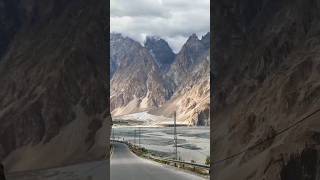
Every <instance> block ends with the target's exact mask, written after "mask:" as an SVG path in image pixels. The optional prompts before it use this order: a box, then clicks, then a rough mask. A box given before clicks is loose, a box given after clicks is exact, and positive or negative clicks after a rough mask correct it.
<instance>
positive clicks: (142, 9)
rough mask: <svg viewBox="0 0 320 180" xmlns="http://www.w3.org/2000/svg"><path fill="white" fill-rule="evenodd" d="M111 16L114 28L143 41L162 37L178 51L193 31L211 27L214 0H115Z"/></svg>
mask: <svg viewBox="0 0 320 180" xmlns="http://www.w3.org/2000/svg"><path fill="white" fill-rule="evenodd" d="M110 18H111V19H110V31H111V32H117V33H121V34H123V35H124V36H128V37H130V38H132V39H134V40H136V41H139V42H140V43H141V44H143V42H144V40H145V38H146V36H157V37H161V38H163V39H165V40H166V41H167V42H168V43H169V45H170V47H171V48H172V49H173V50H174V52H178V51H179V50H180V49H181V47H182V45H183V44H184V43H185V42H186V40H187V38H188V37H189V36H190V35H191V34H193V33H196V34H197V35H198V37H199V38H201V36H202V35H204V34H206V33H207V32H209V31H210V0H111V2H110Z"/></svg>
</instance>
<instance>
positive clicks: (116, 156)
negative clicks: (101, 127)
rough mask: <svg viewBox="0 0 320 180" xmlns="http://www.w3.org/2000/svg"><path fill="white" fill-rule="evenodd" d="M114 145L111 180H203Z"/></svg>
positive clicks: (122, 146) (125, 146)
mask: <svg viewBox="0 0 320 180" xmlns="http://www.w3.org/2000/svg"><path fill="white" fill-rule="evenodd" d="M113 145H114V152H113V154H112V156H111V169H110V170H111V171H110V175H111V180H191V179H192V180H203V178H201V177H198V176H196V175H193V174H189V173H186V172H183V171H180V170H178V169H176V168H174V167H170V166H167V165H161V164H159V163H156V162H153V161H149V160H146V159H142V158H140V157H138V156H136V155H135V154H133V153H132V152H131V151H130V150H129V148H128V147H127V145H125V144H122V143H114V144H113Z"/></svg>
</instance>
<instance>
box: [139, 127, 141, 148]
mask: <svg viewBox="0 0 320 180" xmlns="http://www.w3.org/2000/svg"><path fill="white" fill-rule="evenodd" d="M140 139H141V127H139V146H140Z"/></svg>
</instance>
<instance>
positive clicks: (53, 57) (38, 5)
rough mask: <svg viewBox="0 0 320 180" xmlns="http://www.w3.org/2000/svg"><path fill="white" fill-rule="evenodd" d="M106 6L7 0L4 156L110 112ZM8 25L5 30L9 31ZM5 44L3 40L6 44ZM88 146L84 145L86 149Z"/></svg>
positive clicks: (0, 121) (1, 64) (1, 78)
mask: <svg viewBox="0 0 320 180" xmlns="http://www.w3.org/2000/svg"><path fill="white" fill-rule="evenodd" d="M105 7H106V2H104V1H100V0H94V1H90V2H88V1H84V0H81V1H75V0H71V1H61V0H49V1H40V0H28V1H19V0H15V1H7V0H1V1H0V9H2V10H3V11H2V10H1V11H0V24H1V26H0V39H1V41H0V42H1V43H2V44H1V45H0V58H1V61H0V84H1V89H0V159H3V158H5V157H6V156H7V155H8V154H10V152H12V151H13V150H15V149H17V148H19V147H22V146H24V145H30V144H39V143H43V144H46V143H50V141H51V139H52V138H53V137H55V136H56V135H58V134H59V133H60V132H61V130H62V129H63V127H65V126H66V125H67V124H69V123H70V122H73V121H74V120H76V119H79V118H81V117H80V116H82V115H80V114H79V112H78V111H76V108H79V109H82V110H83V112H84V114H85V115H86V116H87V117H88V121H92V122H93V123H91V124H90V126H89V127H88V129H89V130H90V134H89V135H88V139H87V140H86V141H87V142H88V143H87V144H88V147H83V148H89V147H90V146H91V145H92V143H93V141H94V134H95V132H94V131H96V130H97V129H98V128H99V127H100V126H101V124H102V122H103V121H104V120H105V119H106V117H107V112H109V109H108V107H109V101H108V96H109V95H108V88H106V84H107V81H108V78H107V77H108V70H109V68H108V67H107V62H108V61H107V43H106V40H107V33H108V30H107V19H106V17H107V11H106V8H105ZM3 25H4V26H3ZM2 40H4V41H2ZM79 148H82V147H79Z"/></svg>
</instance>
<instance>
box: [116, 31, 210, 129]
mask: <svg viewBox="0 0 320 180" xmlns="http://www.w3.org/2000/svg"><path fill="white" fill-rule="evenodd" d="M110 36H111V37H112V38H111V39H113V38H114V39H118V40H117V41H111V47H113V48H114V49H112V48H111V54H116V53H117V52H121V53H119V54H121V56H113V58H111V60H110V61H111V64H115V63H114V62H116V61H118V62H126V61H130V62H132V63H133V64H129V63H126V66H123V69H122V70H119V71H117V70H115V69H113V70H111V72H116V73H115V74H119V75H116V76H115V78H112V79H111V92H116V93H114V94H113V93H111V111H112V114H113V115H114V116H119V115H121V114H129V113H134V112H139V111H150V112H152V113H159V112H160V111H162V110H161V108H162V106H171V105H168V104H167V103H169V102H172V103H178V102H175V101H171V100H172V98H176V97H178V96H183V94H182V92H185V91H182V90H179V89H183V88H184V87H182V85H183V84H186V82H185V81H194V82H195V81H196V79H192V78H188V77H189V76H192V73H193V71H196V67H197V68H198V70H197V71H198V72H201V71H202V70H203V71H204V72H206V73H207V74H204V73H198V75H199V78H202V76H203V78H204V79H207V80H208V81H205V82H206V83H207V84H206V83H205V86H206V89H207V90H208V89H209V79H210V78H209V71H208V68H207V67H208V64H206V65H204V64H205V63H204V62H208V63H209V64H210V60H209V61H208V58H207V57H208V54H209V46H208V40H210V33H207V34H206V35H204V36H203V37H202V38H201V40H200V39H199V38H198V37H197V35H196V34H192V35H191V36H190V37H189V38H188V40H187V41H186V43H185V45H184V46H183V47H182V49H181V51H180V52H179V53H177V54H174V53H173V51H172V49H171V48H170V46H169V45H168V43H167V42H166V41H165V40H163V39H161V37H147V39H146V41H145V47H144V46H142V45H141V44H139V43H138V42H135V44H136V46H137V47H136V48H135V50H132V49H131V48H133V47H132V46H131V44H130V43H127V42H122V44H121V45H120V44H119V45H116V44H117V43H119V42H121V39H122V40H123V38H128V37H122V36H121V34H114V33H111V35H110ZM129 39H130V38H129ZM130 41H134V40H132V39H130ZM124 44H125V45H124ZM154 49H157V50H155V51H153V50H154ZM145 50H147V51H145ZM139 51H143V53H136V52H139ZM137 54H139V55H140V56H138V55H137ZM173 56H174V59H173ZM159 57H161V58H160V59H159ZM163 57H169V60H168V59H167V60H165V59H164V58H163ZM170 58H172V59H170ZM141 59H145V62H144V63H143V64H141ZM114 67H115V66H114ZM133 67H134V68H133ZM205 69H206V70H205ZM150 70H152V72H151V71H150ZM149 71H150V72H149ZM189 72H190V73H189ZM194 73H196V72H194ZM120 74H121V76H122V77H121V78H120ZM137 74H139V75H140V76H137ZM112 76H114V74H112ZM200 76H201V77H200ZM138 77H139V78H138ZM142 77H144V78H142ZM128 78H129V79H130V80H126V81H124V80H125V79H128ZM150 78H151V79H150ZM133 80H135V81H133ZM191 84H192V85H194V86H196V85H197V84H196V83H191ZM150 85H151V86H150ZM202 86H204V85H202ZM129 87H130V88H131V89H135V88H139V93H138V92H137V91H134V92H133V91H130V90H129ZM199 88H200V87H199ZM195 89H196V88H195ZM178 90H179V91H180V93H177V92H176V91H178ZM121 91H122V92H121ZM205 93H207V94H208V93H209V91H205ZM115 94H116V95H115ZM196 94H197V93H196V90H195V92H194V94H193V95H194V96H196ZM180 99H181V98H180ZM191 99H192V98H191ZM191 101H192V100H191ZM203 101H205V102H207V103H208V102H209V96H207V98H205V100H203ZM179 103H180V102H179ZM197 103H199V104H202V103H200V102H198V101H195V102H193V104H197ZM180 104H181V103H180ZM187 104H188V103H187ZM205 104H206V103H205ZM193 106H194V105H193ZM183 107H184V108H189V110H186V109H183V108H182V109H183V110H182V109H181V110H177V111H178V120H180V121H185V122H187V123H188V124H190V125H195V124H197V123H196V122H197V118H195V117H196V115H194V114H192V115H188V116H186V114H188V111H190V110H191V109H190V107H189V105H188V107H187V105H184V106H183ZM208 108H209V107H208V106H207V105H205V108H204V109H208ZM157 109H159V112H156V111H157ZM162 109H163V108H162ZM167 113H169V114H172V113H173V111H172V110H170V112H167ZM206 113H208V112H207V111H206ZM167 115H168V114H167ZM206 117H208V116H206ZM191 119H192V120H191ZM200 124H208V122H206V123H199V125H200Z"/></svg>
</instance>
